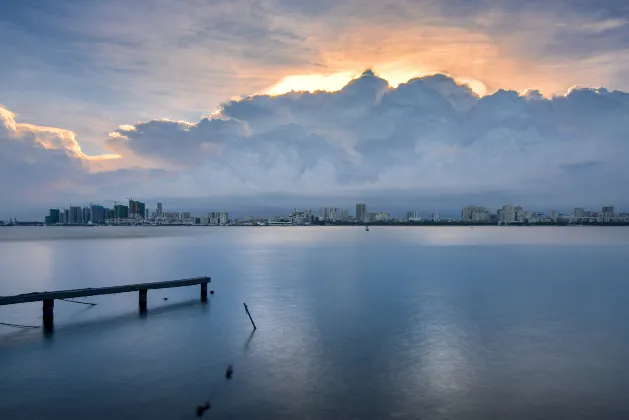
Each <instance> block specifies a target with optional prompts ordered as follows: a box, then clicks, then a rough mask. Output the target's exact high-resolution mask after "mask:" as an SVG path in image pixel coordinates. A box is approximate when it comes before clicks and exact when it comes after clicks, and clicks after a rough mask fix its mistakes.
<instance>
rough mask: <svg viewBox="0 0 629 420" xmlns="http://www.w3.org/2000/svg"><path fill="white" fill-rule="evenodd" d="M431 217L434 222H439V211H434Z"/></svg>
mask: <svg viewBox="0 0 629 420" xmlns="http://www.w3.org/2000/svg"><path fill="white" fill-rule="evenodd" d="M429 219H430V220H431V221H433V222H438V221H439V212H436V211H433V212H432V213H430V217H429Z"/></svg>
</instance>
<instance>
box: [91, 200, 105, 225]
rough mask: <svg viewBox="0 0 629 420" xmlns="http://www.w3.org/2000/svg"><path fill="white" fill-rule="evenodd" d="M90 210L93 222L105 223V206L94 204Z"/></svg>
mask: <svg viewBox="0 0 629 420" xmlns="http://www.w3.org/2000/svg"><path fill="white" fill-rule="evenodd" d="M90 211H91V218H90V220H91V222H92V223H94V224H96V225H98V224H102V223H105V219H106V214H105V208H104V207H103V206H98V205H96V204H92V207H91V209H90Z"/></svg>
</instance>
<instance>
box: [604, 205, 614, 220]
mask: <svg viewBox="0 0 629 420" xmlns="http://www.w3.org/2000/svg"><path fill="white" fill-rule="evenodd" d="M614 211H615V209H614V206H603V208H602V209H601V213H602V214H601V216H602V217H603V220H605V221H609V219H611V218H613V217H615V214H614Z"/></svg>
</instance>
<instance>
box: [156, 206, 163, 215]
mask: <svg viewBox="0 0 629 420" xmlns="http://www.w3.org/2000/svg"><path fill="white" fill-rule="evenodd" d="M156 213H157V217H162V216H163V215H164V212H163V209H162V203H157V211H156Z"/></svg>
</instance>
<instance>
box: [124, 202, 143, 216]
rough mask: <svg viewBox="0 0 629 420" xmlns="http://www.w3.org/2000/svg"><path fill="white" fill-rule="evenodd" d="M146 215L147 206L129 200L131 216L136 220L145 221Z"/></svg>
mask: <svg viewBox="0 0 629 420" xmlns="http://www.w3.org/2000/svg"><path fill="white" fill-rule="evenodd" d="M145 215H146V204H145V203H142V202H140V201H135V200H131V199H129V216H128V217H131V218H135V219H143V218H144V216H145Z"/></svg>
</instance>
